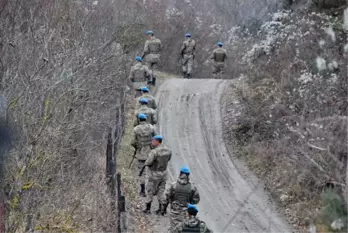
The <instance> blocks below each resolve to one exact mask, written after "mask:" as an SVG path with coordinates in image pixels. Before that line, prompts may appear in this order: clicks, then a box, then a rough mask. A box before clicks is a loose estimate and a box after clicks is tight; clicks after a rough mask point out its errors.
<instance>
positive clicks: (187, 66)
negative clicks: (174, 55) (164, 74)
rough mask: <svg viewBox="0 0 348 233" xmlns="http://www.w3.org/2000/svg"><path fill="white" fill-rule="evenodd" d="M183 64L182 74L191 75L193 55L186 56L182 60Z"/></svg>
mask: <svg viewBox="0 0 348 233" xmlns="http://www.w3.org/2000/svg"><path fill="white" fill-rule="evenodd" d="M181 63H182V72H184V73H187V74H191V73H192V66H193V55H186V54H185V55H184V57H183V58H182V60H181Z"/></svg>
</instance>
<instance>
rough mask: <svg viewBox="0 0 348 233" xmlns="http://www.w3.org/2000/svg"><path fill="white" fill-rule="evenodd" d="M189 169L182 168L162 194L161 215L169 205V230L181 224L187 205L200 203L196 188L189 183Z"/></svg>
mask: <svg viewBox="0 0 348 233" xmlns="http://www.w3.org/2000/svg"><path fill="white" fill-rule="evenodd" d="M189 176H190V169H189V168H188V167H182V168H181V169H180V175H179V178H178V179H177V181H176V182H174V183H172V184H171V185H170V186H169V188H168V189H166V191H165V193H164V202H163V206H162V210H161V214H162V215H164V214H165V213H166V212H167V206H168V204H170V230H173V229H174V228H175V226H176V225H177V224H178V223H179V222H183V221H184V219H185V214H186V207H187V204H198V202H199V201H200V197H199V193H198V190H197V188H196V187H195V186H194V185H193V184H192V183H191V182H190V180H189Z"/></svg>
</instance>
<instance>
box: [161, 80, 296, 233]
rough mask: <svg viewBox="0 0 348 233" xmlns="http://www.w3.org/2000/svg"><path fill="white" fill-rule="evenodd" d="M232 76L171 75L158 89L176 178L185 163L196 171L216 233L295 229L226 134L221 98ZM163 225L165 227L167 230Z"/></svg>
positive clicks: (203, 213) (204, 214)
mask: <svg viewBox="0 0 348 233" xmlns="http://www.w3.org/2000/svg"><path fill="white" fill-rule="evenodd" d="M228 82H231V81H228V80H207V79H204V80H203V79H197V80H184V79H169V80H166V81H165V82H164V83H163V84H162V85H161V87H160V88H159V89H158V90H157V94H156V99H157V101H158V105H159V106H158V109H159V110H158V117H159V123H158V124H157V125H158V131H159V132H160V133H161V134H162V135H163V136H164V138H165V143H166V144H167V145H168V146H169V147H170V148H171V149H172V151H173V157H172V160H171V162H170V176H169V177H170V180H171V181H173V180H175V179H176V177H177V176H178V172H179V169H180V167H181V166H182V165H189V167H190V168H191V170H192V176H191V180H192V181H193V182H194V183H195V184H196V186H197V188H198V190H199V192H200V195H201V202H200V203H199V204H198V207H199V209H200V212H199V216H200V218H201V219H202V220H204V221H206V222H207V224H208V225H209V226H210V227H211V228H212V229H213V230H214V232H215V233H223V232H225V233H227V232H277V233H279V232H292V231H293V230H292V229H291V227H289V226H288V224H287V223H286V222H285V221H284V220H283V218H282V217H281V215H280V214H279V213H278V212H277V211H276V209H275V207H274V205H273V204H272V203H271V201H270V200H269V198H268V197H267V196H266V195H265V193H264V192H263V186H262V185H258V184H256V185H254V183H255V182H251V180H250V179H249V178H248V177H252V174H247V175H245V174H244V173H243V175H242V174H241V173H240V172H239V170H240V167H239V166H240V165H238V164H240V162H238V163H236V162H234V160H235V159H233V161H232V159H231V157H232V158H233V156H229V155H228V152H227V149H226V147H225V144H224V143H223V138H222V129H221V127H222V126H221V116H220V97H221V95H222V93H223V90H224V88H225V87H226V86H227V85H228ZM162 230H163V229H162Z"/></svg>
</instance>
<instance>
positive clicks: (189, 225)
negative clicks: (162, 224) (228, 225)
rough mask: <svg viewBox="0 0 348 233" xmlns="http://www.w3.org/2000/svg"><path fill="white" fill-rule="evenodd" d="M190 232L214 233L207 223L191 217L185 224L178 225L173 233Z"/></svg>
mask: <svg viewBox="0 0 348 233" xmlns="http://www.w3.org/2000/svg"><path fill="white" fill-rule="evenodd" d="M189 232H199V233H213V231H212V230H210V229H209V228H208V227H207V225H206V224H205V222H203V221H201V220H199V219H198V218H197V217H194V216H189V217H187V218H186V219H185V221H184V222H181V223H179V224H177V225H176V227H175V228H174V230H173V232H172V233H189Z"/></svg>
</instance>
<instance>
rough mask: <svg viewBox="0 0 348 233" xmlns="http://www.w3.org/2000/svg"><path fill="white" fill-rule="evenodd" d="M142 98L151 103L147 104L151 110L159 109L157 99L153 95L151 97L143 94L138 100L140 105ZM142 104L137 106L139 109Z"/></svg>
mask: <svg viewBox="0 0 348 233" xmlns="http://www.w3.org/2000/svg"><path fill="white" fill-rule="evenodd" d="M141 98H145V99H147V101H148V102H149V103H148V104H147V106H148V107H149V108H152V109H153V110H156V109H157V104H156V100H155V97H153V96H152V95H150V94H149V93H145V94H142V95H141V96H140V97H139V98H138V101H137V102H138V104H139V100H140V99H141ZM140 106H141V105H140V104H139V105H138V106H137V109H138V108H140Z"/></svg>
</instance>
